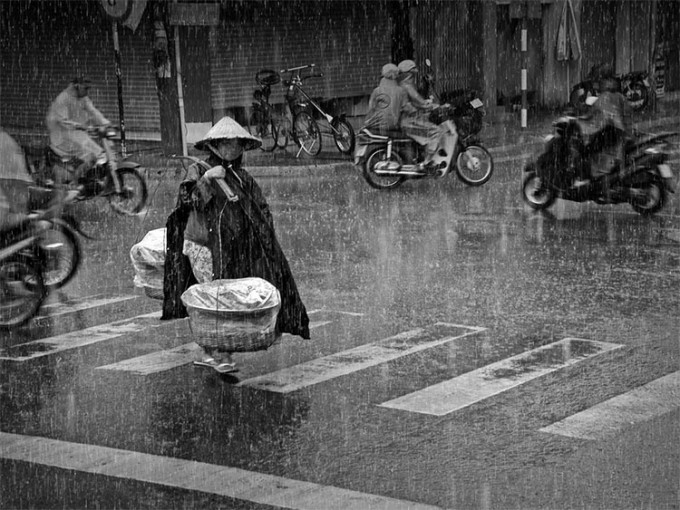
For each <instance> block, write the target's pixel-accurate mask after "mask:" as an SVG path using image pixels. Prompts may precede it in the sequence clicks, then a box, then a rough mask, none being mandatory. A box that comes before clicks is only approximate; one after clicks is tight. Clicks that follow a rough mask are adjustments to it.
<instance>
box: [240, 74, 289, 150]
mask: <svg viewBox="0 0 680 510" xmlns="http://www.w3.org/2000/svg"><path fill="white" fill-rule="evenodd" d="M255 81H256V82H257V84H258V85H259V86H260V88H259V89H256V90H255V91H254V92H253V98H254V99H255V101H254V102H253V112H252V113H251V114H250V117H249V118H248V123H247V125H246V127H247V129H248V132H249V133H250V134H251V135H255V136H257V137H259V138H261V139H262V146H261V149H262V150H264V151H267V152H270V151H273V150H274V149H276V148H277V147H280V148H282V149H285V148H286V146H287V145H288V133H289V131H290V121H289V120H288V119H287V118H286V117H285V116H283V115H280V114H279V113H277V112H276V110H275V109H274V106H272V105H271V104H270V103H269V96H270V95H271V86H272V85H276V84H277V83H280V82H281V76H279V74H278V73H277V72H276V71H273V70H271V69H262V70H260V71H258V72H257V73H256V74H255Z"/></svg>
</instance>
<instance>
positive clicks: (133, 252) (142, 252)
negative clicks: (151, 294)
mask: <svg viewBox="0 0 680 510" xmlns="http://www.w3.org/2000/svg"><path fill="white" fill-rule="evenodd" d="M165 249H166V238H165V228H157V229H155V230H151V231H149V232H147V233H146V235H145V236H144V238H143V239H142V240H141V241H140V242H139V243H137V244H135V245H134V246H133V247H132V248H131V249H130V259H131V260H132V266H133V267H134V268H135V280H134V282H135V285H136V286H137V287H143V288H145V289H153V290H157V291H160V292H161V293H162V291H163V266H164V264H165Z"/></svg>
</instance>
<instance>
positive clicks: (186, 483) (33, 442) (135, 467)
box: [0, 432, 438, 510]
mask: <svg viewBox="0 0 680 510" xmlns="http://www.w3.org/2000/svg"><path fill="white" fill-rule="evenodd" d="M0 458H3V459H10V460H17V461H23V462H30V463H33V464H38V465H44V466H50V467H56V468H60V469H67V470H71V471H76V472H80V473H89V474H95V475H102V476H108V477H113V478H118V479H124V480H133V481H137V482H143V483H153V484H158V485H163V486H166V487H173V488H180V489H186V490H190V491H200V492H204V493H207V494H215V495H218V496H225V497H229V498H234V499H237V500H242V501H248V502H252V503H256V504H259V505H270V506H274V507H281V508H289V509H293V510H318V509H319V508H323V509H325V510H354V509H356V510H365V509H369V508H370V509H372V510H435V509H437V508H438V507H435V506H431V505H425V504H420V503H415V502H412V501H405V500H400V499H394V498H390V497H387V496H380V495H377V494H368V493H364V492H357V491H353V490H348V489H342V488H340V487H333V486H329V485H320V484H316V483H312V482H305V481H302V480H293V479H290V478H284V477H281V476H275V475H268V474H264V473H257V472H255V471H248V470H245V469H240V468H234V467H229V466H219V465H215V464H207V463H204V462H197V461H192V460H185V459H177V458H171V457H161V456H159V455H152V454H148V453H139V452H134V451H130V450H121V449H117V448H109V447H104V446H96V445H86V444H81V443H71V442H67V441H60V440H56V439H48V438H44V437H36V436H25V435H19V434H9V433H6V432H0Z"/></svg>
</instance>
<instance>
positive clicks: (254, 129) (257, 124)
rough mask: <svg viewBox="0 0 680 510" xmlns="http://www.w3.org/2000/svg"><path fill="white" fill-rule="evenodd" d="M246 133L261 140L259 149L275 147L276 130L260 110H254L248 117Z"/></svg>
mask: <svg viewBox="0 0 680 510" xmlns="http://www.w3.org/2000/svg"><path fill="white" fill-rule="evenodd" d="M246 127H247V128H248V133H250V134H251V135H254V136H257V137H258V138H260V139H261V140H262V145H261V147H260V148H261V149H262V150H263V151H266V152H270V151H273V150H274V149H275V148H276V139H277V132H276V128H275V126H274V124H273V123H272V122H271V121H270V120H269V119H268V118H267V115H266V114H265V113H264V112H262V111H261V110H255V111H254V112H253V113H251V114H250V118H249V119H248V125H247V126H246Z"/></svg>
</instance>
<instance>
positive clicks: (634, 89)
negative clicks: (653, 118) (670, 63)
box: [569, 64, 651, 111]
mask: <svg viewBox="0 0 680 510" xmlns="http://www.w3.org/2000/svg"><path fill="white" fill-rule="evenodd" d="M607 68H608V65H607V64H596V65H594V66H593V67H592V68H591V69H590V72H589V73H588V75H587V76H586V79H585V80H583V81H582V82H580V83H577V84H576V85H574V86H573V87H572V89H571V94H570V95H569V103H570V104H571V106H572V107H574V108H576V110H577V111H583V110H584V109H587V107H586V104H585V101H586V99H587V98H588V97H597V96H598V95H599V93H600V80H601V79H602V77H603V76H604V75H605V74H606V73H607ZM616 79H617V82H618V86H619V91H620V92H621V93H622V94H623V95H624V97H625V98H626V101H627V102H628V104H629V105H630V108H631V110H633V111H640V110H643V109H644V108H645V107H646V106H647V105H648V104H649V101H650V96H651V85H650V82H649V74H648V73H647V72H646V71H633V72H630V73H627V74H624V75H620V76H617V77H616Z"/></svg>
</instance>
